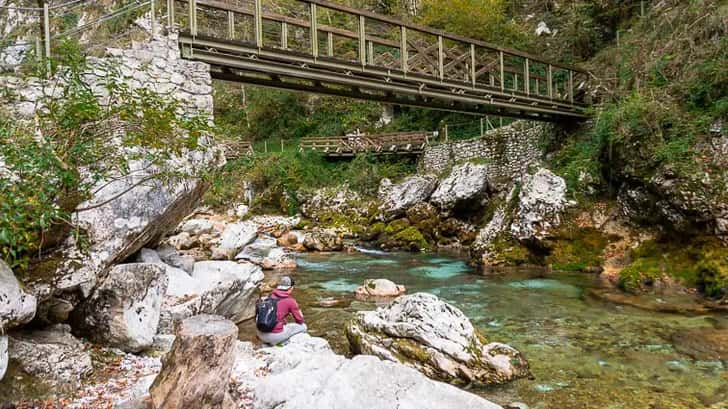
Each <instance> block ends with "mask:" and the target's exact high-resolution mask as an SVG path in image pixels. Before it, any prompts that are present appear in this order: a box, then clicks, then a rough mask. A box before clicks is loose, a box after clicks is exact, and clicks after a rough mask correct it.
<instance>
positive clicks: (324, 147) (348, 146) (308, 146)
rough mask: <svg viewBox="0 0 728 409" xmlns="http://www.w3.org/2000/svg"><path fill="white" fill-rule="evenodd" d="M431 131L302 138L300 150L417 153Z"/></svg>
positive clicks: (344, 153)
mask: <svg viewBox="0 0 728 409" xmlns="http://www.w3.org/2000/svg"><path fill="white" fill-rule="evenodd" d="M432 137H433V134H432V133H431V132H405V133H390V134H380V135H355V136H337V137H326V138H303V139H301V142H300V145H299V150H300V151H315V152H320V153H323V154H324V155H326V156H329V157H351V156H356V155H358V154H361V153H369V154H373V155H417V154H420V153H422V152H423V150H424V149H425V147H426V146H427V144H428V143H429V142H430V140H431V139H432Z"/></svg>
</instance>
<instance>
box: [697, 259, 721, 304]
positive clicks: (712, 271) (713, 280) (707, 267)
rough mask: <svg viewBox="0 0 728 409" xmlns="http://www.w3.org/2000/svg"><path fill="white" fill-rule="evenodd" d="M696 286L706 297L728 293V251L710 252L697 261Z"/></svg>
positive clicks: (716, 296) (715, 296)
mask: <svg viewBox="0 0 728 409" xmlns="http://www.w3.org/2000/svg"><path fill="white" fill-rule="evenodd" d="M697 270H698V283H697V284H698V288H699V289H700V290H701V291H702V292H703V293H704V294H705V295H707V296H708V297H714V298H718V297H723V296H725V295H726V294H727V293H728V251H722V252H711V253H708V254H706V255H705V258H704V259H703V260H702V261H701V262H700V263H698V265H697Z"/></svg>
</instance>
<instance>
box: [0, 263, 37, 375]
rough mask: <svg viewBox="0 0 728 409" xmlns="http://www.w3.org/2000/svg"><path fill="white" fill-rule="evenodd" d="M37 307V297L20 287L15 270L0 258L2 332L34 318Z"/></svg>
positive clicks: (0, 328) (0, 322)
mask: <svg viewBox="0 0 728 409" xmlns="http://www.w3.org/2000/svg"><path fill="white" fill-rule="evenodd" d="M35 309H36V299H35V297H34V296H32V295H30V294H28V293H26V292H25V291H24V290H23V289H22V288H21V287H20V283H19V282H18V280H17V279H16V278H15V275H14V274H13V270H11V269H10V267H8V265H7V264H5V262H4V261H2V260H0V334H2V333H4V332H5V331H7V330H9V329H10V328H13V327H16V326H18V325H22V324H25V323H27V322H29V321H30V320H32V319H33V317H34V316H35ZM0 378H2V377H1V376H0Z"/></svg>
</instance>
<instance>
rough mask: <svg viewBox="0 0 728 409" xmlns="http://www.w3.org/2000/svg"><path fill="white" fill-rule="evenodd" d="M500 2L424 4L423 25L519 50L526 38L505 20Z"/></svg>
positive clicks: (478, 0)
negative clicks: (514, 47) (518, 47)
mask: <svg viewBox="0 0 728 409" xmlns="http://www.w3.org/2000/svg"><path fill="white" fill-rule="evenodd" d="M506 4H507V2H505V1H503V0H423V1H422V13H421V17H420V20H421V22H422V23H423V24H426V25H428V26H432V27H435V28H439V29H442V30H444V31H448V32H452V33H457V34H460V35H463V36H467V37H472V38H475V39H478V40H484V41H490V42H494V43H498V44H500V45H504V46H522V45H524V44H525V42H526V36H525V35H524V34H523V33H522V32H520V31H519V30H518V28H517V27H516V26H515V25H514V24H513V23H512V22H511V21H510V20H509V19H508V18H507V16H506V11H507V10H506Z"/></svg>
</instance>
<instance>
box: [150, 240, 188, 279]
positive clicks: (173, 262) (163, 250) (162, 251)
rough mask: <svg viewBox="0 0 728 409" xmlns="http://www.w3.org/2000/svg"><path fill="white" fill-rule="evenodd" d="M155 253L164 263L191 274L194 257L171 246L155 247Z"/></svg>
mask: <svg viewBox="0 0 728 409" xmlns="http://www.w3.org/2000/svg"><path fill="white" fill-rule="evenodd" d="M157 255H158V256H159V258H160V259H161V260H162V262H164V263H165V264H168V265H170V266H172V267H177V268H180V269H182V270H184V271H185V272H186V273H188V274H192V270H193V269H194V268H195V262H196V261H195V258H194V257H193V256H190V255H184V254H181V253H180V252H179V251H177V249H175V248H174V247H172V246H163V247H160V248H158V249H157Z"/></svg>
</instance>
